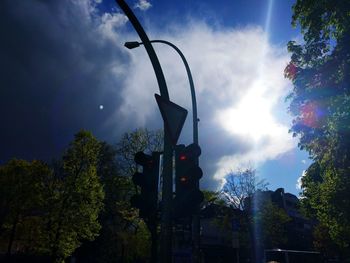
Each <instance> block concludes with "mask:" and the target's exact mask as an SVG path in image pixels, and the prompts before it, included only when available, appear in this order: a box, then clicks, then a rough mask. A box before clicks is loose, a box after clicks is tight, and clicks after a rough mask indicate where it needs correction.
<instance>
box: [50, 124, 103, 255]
mask: <svg viewBox="0 0 350 263" xmlns="http://www.w3.org/2000/svg"><path fill="white" fill-rule="evenodd" d="M99 150H100V143H99V142H98V141H97V140H96V139H95V138H94V137H93V135H92V134H91V133H90V132H87V131H80V132H79V133H77V134H76V135H75V139H74V141H73V142H72V143H71V144H70V146H69V147H68V149H67V151H66V153H65V154H64V156H63V161H62V166H61V167H59V168H60V169H59V170H56V171H55V172H56V174H55V177H53V178H51V180H50V181H49V182H48V183H49V184H48V187H47V189H48V192H47V194H48V199H47V206H46V209H47V210H46V211H47V215H46V216H45V218H44V224H45V226H46V229H45V230H46V233H45V234H46V235H45V239H46V240H45V241H46V242H45V244H47V247H45V248H46V249H47V250H48V253H49V254H50V255H51V256H52V258H53V260H54V261H57V262H60V261H61V260H63V259H64V258H66V257H67V256H69V255H71V254H72V253H73V251H74V250H75V249H76V248H77V247H79V246H80V244H81V242H82V241H83V240H93V239H94V238H95V237H96V236H97V235H98V233H99V230H100V224H99V222H98V215H99V212H100V210H101V208H102V206H103V202H102V201H103V198H104V192H103V188H102V185H101V183H100V180H99V178H98V176H97V171H96V169H97V160H98V159H97V158H98V154H99Z"/></svg>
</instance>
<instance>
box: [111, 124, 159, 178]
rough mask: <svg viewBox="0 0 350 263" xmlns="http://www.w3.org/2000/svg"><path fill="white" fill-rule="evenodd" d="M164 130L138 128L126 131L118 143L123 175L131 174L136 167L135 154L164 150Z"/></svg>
mask: <svg viewBox="0 0 350 263" xmlns="http://www.w3.org/2000/svg"><path fill="white" fill-rule="evenodd" d="M163 136H164V135H163V131H162V130H157V131H149V130H147V129H137V130H135V131H133V132H130V133H124V135H123V136H122V138H121V139H120V141H119V143H118V144H117V159H118V165H119V169H120V172H121V175H126V176H131V175H132V174H133V173H134V172H135V169H136V165H135V161H134V154H135V153H137V152H139V151H143V152H145V153H149V154H150V153H151V152H153V151H162V150H163V138H164V137H163Z"/></svg>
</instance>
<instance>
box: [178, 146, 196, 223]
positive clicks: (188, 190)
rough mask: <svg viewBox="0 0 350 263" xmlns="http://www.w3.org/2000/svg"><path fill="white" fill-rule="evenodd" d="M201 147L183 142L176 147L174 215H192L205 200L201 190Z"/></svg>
mask: <svg viewBox="0 0 350 263" xmlns="http://www.w3.org/2000/svg"><path fill="white" fill-rule="evenodd" d="M200 155H201V148H200V147H199V145H198V144H195V143H193V144H190V145H188V146H187V147H186V146H185V145H183V144H181V145H177V146H176V148H175V192H176V196H175V199H174V208H175V209H174V216H175V217H183V216H190V215H192V214H193V213H194V211H195V209H196V208H197V207H198V206H199V204H200V203H201V202H202V201H203V193H202V192H201V191H200V190H199V180H200V179H201V178H202V175H203V172H202V169H201V168H200V167H199V166H198V157H199V156H200Z"/></svg>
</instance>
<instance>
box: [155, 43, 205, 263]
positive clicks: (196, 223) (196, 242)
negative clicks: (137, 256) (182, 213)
mask: <svg viewBox="0 0 350 263" xmlns="http://www.w3.org/2000/svg"><path fill="white" fill-rule="evenodd" d="M151 42H152V43H163V44H166V45H169V46H171V47H172V48H174V49H175V50H176V52H177V53H178V54H179V55H180V57H181V59H182V62H183V63H184V65H185V68H186V72H187V77H188V81H189V84H190V89H191V99H192V118H193V142H194V143H195V144H198V145H199V143H198V117H197V101H196V91H195V89H194V84H193V78H192V74H191V70H190V67H189V65H188V63H187V60H186V58H185V56H184V54H183V53H182V52H181V50H180V49H179V48H178V47H177V46H175V45H174V44H172V43H171V42H169V41H165V40H151ZM196 164H197V165H199V158H198V157H197V159H196ZM197 188H198V189H199V183H198V185H197ZM199 212H200V209H199V207H196V210H195V212H194V214H193V216H192V244H193V263H199V262H200V261H201V258H200V216H199Z"/></svg>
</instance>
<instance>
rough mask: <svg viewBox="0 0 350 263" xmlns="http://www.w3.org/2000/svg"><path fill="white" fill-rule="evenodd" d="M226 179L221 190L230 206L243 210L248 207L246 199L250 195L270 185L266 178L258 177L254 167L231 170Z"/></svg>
mask: <svg viewBox="0 0 350 263" xmlns="http://www.w3.org/2000/svg"><path fill="white" fill-rule="evenodd" d="M225 180H226V182H225V184H224V186H223V187H222V190H221V194H222V196H223V198H225V199H226V201H227V203H228V204H229V205H230V206H232V207H233V208H235V209H241V210H244V209H245V208H246V207H245V205H246V204H245V200H247V198H248V197H252V196H253V194H254V193H255V192H256V191H258V190H267V185H268V183H266V182H265V181H264V180H262V179H258V178H257V176H256V171H255V170H254V169H253V168H247V169H245V170H243V169H238V170H237V171H231V172H230V173H229V174H228V175H227V176H226V177H225Z"/></svg>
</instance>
